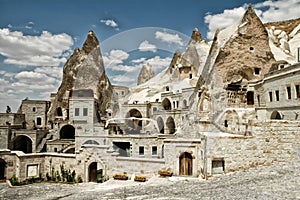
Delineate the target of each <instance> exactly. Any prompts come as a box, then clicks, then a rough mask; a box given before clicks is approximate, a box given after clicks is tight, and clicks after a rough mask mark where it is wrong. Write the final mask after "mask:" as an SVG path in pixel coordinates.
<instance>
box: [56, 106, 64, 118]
mask: <svg viewBox="0 0 300 200" xmlns="http://www.w3.org/2000/svg"><path fill="white" fill-rule="evenodd" d="M56 115H57V116H60V117H61V116H63V114H62V109H61V107H58V108H57V109H56Z"/></svg>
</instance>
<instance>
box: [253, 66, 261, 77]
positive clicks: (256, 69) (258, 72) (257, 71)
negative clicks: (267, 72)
mask: <svg viewBox="0 0 300 200" xmlns="http://www.w3.org/2000/svg"><path fill="white" fill-rule="evenodd" d="M254 74H255V75H259V74H260V68H257V67H256V68H254Z"/></svg>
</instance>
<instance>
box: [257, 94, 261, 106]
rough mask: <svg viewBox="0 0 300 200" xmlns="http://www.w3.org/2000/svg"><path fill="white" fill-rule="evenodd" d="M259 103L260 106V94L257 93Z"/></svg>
mask: <svg viewBox="0 0 300 200" xmlns="http://www.w3.org/2000/svg"><path fill="white" fill-rule="evenodd" d="M257 103H258V106H260V95H257Z"/></svg>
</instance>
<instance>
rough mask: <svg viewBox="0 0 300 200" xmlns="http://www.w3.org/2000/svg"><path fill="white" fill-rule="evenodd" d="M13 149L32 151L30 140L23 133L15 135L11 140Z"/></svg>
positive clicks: (25, 151)
mask: <svg viewBox="0 0 300 200" xmlns="http://www.w3.org/2000/svg"><path fill="white" fill-rule="evenodd" d="M13 150H17V151H23V152H24V153H32V141H31V139H30V138H29V137H27V136H25V135H19V136H17V137H16V138H15V139H14V141H13Z"/></svg>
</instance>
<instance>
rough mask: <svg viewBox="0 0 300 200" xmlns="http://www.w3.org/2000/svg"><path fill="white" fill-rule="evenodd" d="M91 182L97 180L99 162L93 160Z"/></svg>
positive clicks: (89, 172)
mask: <svg viewBox="0 0 300 200" xmlns="http://www.w3.org/2000/svg"><path fill="white" fill-rule="evenodd" d="M88 175H89V182H97V162H92V163H91V164H90V165H89V171H88Z"/></svg>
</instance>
